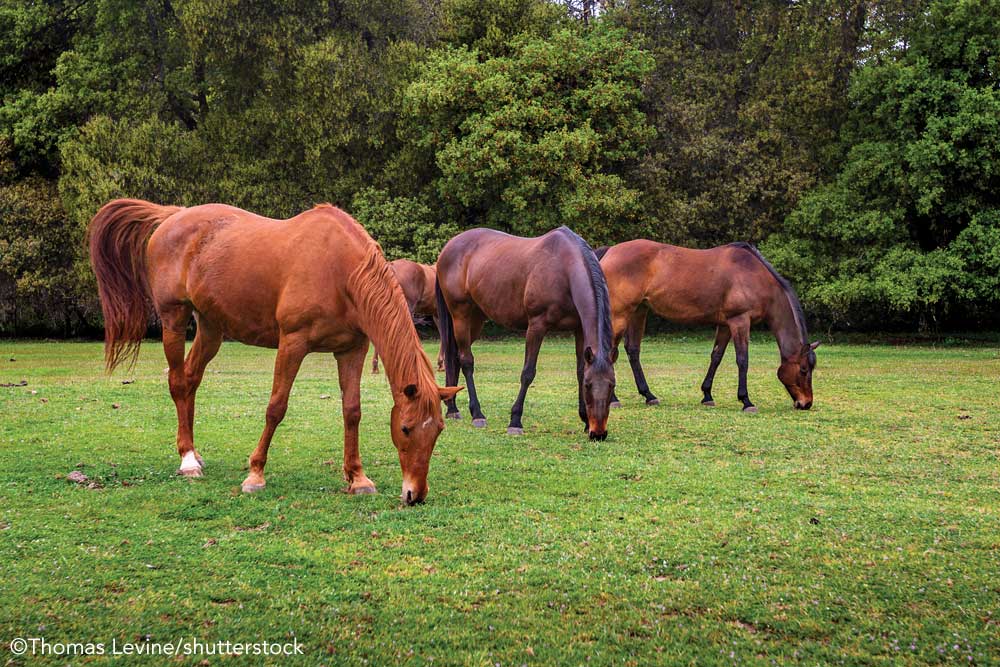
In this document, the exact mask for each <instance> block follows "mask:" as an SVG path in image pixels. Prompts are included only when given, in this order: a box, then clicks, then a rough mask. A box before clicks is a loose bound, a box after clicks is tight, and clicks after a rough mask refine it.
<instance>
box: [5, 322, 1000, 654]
mask: <svg viewBox="0 0 1000 667" xmlns="http://www.w3.org/2000/svg"><path fill="white" fill-rule="evenodd" d="M710 346H711V342H710V334H709V333H708V332H705V334H704V335H695V336H691V335H689V336H687V337H681V336H672V337H661V338H655V339H650V340H647V341H646V344H645V346H644V359H645V366H646V370H647V376H648V378H649V380H650V384H651V386H652V388H653V390H654V392H655V393H656V394H657V395H658V396H659V397H660V399H661V401H662V405H661V406H659V407H647V406H645V405H644V404H643V403H642V402H641V401H640V400H639V397H638V395H637V394H636V393H635V392H634V390H633V385H632V380H631V376H630V374H629V373H628V369H627V365H623V366H619V369H618V371H619V377H618V384H619V390H620V391H619V395H620V396H621V397H622V400H623V402H624V404H625V406H624V407H623V408H622V409H620V410H616V411H614V412H613V413H612V417H611V422H610V424H609V426H610V438H609V439H608V440H607V442H601V443H592V442H589V441H588V440H587V439H586V437H585V435H584V433H583V431H582V427H581V424H580V423H579V420H578V417H577V416H576V390H575V374H574V370H573V369H574V365H573V356H572V341H571V340H566V339H561V340H558V339H557V340H549V341H547V342H546V343H545V345H544V346H543V348H542V355H541V358H540V363H539V373H538V377H537V379H536V381H535V386H534V387H533V388H532V390H531V391H530V392H529V394H528V402H527V407H526V410H525V419H524V425H525V430H526V435H525V436H524V437H522V438H514V437H510V436H507V435H506V433H505V427H506V423H507V417H508V416H509V415H508V413H509V409H510V403H511V402H512V401H513V399H514V396H515V394H516V391H517V381H518V376H519V374H520V362H521V358H522V355H523V349H522V344H521V343H520V341H515V340H510V341H503V342H488V343H482V344H479V345H477V348H476V349H475V351H476V353H477V358H476V368H477V383H478V386H479V388H480V396H481V399H482V400H483V405H484V410H485V412H486V414H487V417H488V418H489V419H490V423H489V426H488V428H487V429H485V430H475V429H473V428H472V427H471V424H470V423H469V419H468V416H467V414H466V417H465V419H463V420H462V421H461V422H459V423H455V422H449V423H448V427H447V429H446V430H445V432H444V433H443V434H442V436H441V439H440V440H439V441H438V445H437V449H436V451H435V454H434V457H433V460H432V464H431V471H430V477H429V481H430V495H429V496H428V500H427V503H426V504H425V505H422V506H417V507H412V508H401V507H400V506H399V499H398V494H399V488H400V481H401V480H400V469H399V464H398V461H397V459H396V453H395V450H394V449H393V447H392V444H391V442H390V440H389V436H388V432H387V425H388V413H389V406H390V396H389V392H388V389H387V385H386V381H385V379H384V376H382V375H379V376H372V375H369V374H367V373H366V376H365V378H364V383H363V406H364V417H363V419H362V450H361V452H362V457H363V460H364V463H365V467H366V471H367V473H368V475H369V476H370V477H371V478H372V479H373V480H374V481H375V482H376V484H378V486H379V490H380V493H379V495H376V496H366V497H351V496H347V495H344V494H342V493H340V492H339V491H340V489H341V487H342V482H341V479H340V465H341V453H342V423H341V419H340V405H339V391H338V389H337V381H336V372H335V369H334V361H333V359H332V357H330V356H329V355H323V356H320V355H313V356H310V357H309V358H307V360H306V364H305V365H304V367H303V370H302V372H301V374H300V375H299V379H298V381H297V383H296V385H295V389H294V391H293V393H292V398H291V402H290V406H289V412H288V416H287V418H286V419H285V422H284V424H283V425H282V426H281V428H280V429H279V431H278V434H277V436H276V438H275V442H274V445H273V446H272V448H271V455H270V458H269V462H268V467H267V473H268V476H267V481H268V487H267V489H266V490H265V491H263V492H261V493H260V494H257V495H254V496H246V495H242V494H240V493H239V484H240V482H241V481H242V480H243V478H244V476H245V471H244V468H245V464H246V457H247V455H248V454H249V453H250V451H251V449H252V448H253V446H254V444H255V443H256V440H257V437H258V436H259V433H260V429H261V427H262V425H263V415H264V408H265V406H266V403H267V398H268V393H269V390H270V368H271V363H272V361H273V358H274V353H273V352H272V351H268V350H260V349H254V348H248V347H244V346H241V345H237V344H226V345H225V346H224V347H223V349H222V352H221V353H220V355H219V357H218V358H217V359H216V360H215V362H214V363H213V364H212V365H211V366H210V367H209V372H208V374H207V375H206V379H205V383H204V385H203V386H202V389H201V391H200V393H199V395H198V399H199V403H198V413H197V421H196V440H197V443H198V446H199V450H200V451H201V453H202V454H203V455H204V457H205V459H206V463H207V467H206V474H207V476H206V477H204V478H202V479H199V480H194V481H190V480H187V479H184V478H180V477H176V476H175V475H174V471H175V470H176V468H177V465H178V459H177V457H176V454H175V452H174V429H175V418H174V408H173V404H172V403H171V401H170V398H169V394H168V391H167V387H166V379H165V376H164V373H163V371H164V367H165V363H164V361H163V356H162V352H161V349H160V348H159V346H158V345H157V344H155V343H147V344H146V345H145V346H144V348H143V353H142V358H141V361H140V363H139V365H138V366H137V367H136V369H135V371H134V372H133V373H132V374H130V375H116V376H115V377H113V378H107V377H105V376H103V375H102V369H101V347H100V345H98V344H93V343H41V342H39V343H34V342H30V343H29V342H24V343H22V342H9V341H8V342H2V341H0V354H2V357H0V382H18V381H19V380H21V379H24V380H27V382H28V385H27V386H26V387H14V388H4V389H0V406H2V407H0V410H2V413H0V415H2V416H0V471H2V472H0V572H2V576H0V586H2V590H0V593H2V595H0V665H22V664H60V665H61V664H67V663H72V664H107V663H110V662H111V658H110V657H108V656H104V657H96V658H87V659H80V658H74V659H72V660H67V659H66V658H57V657H51V656H50V657H48V658H39V657H38V656H35V657H33V658H31V657H27V658H19V657H16V656H14V655H13V654H12V653H11V652H10V650H9V646H8V645H9V643H10V642H11V640H13V639H14V638H15V637H42V638H45V639H46V640H47V641H48V642H50V644H51V643H52V642H103V643H105V644H106V645H107V646H110V643H111V641H112V639H114V640H116V642H118V643H119V644H121V643H122V642H134V641H139V642H142V641H148V642H154V643H156V642H169V641H175V640H176V639H177V638H181V637H183V638H192V637H193V638H196V639H198V640H200V641H203V642H215V641H232V642H258V641H269V642H289V641H292V639H293V638H294V639H295V640H297V641H298V642H300V644H301V647H302V650H303V651H304V653H305V656H304V657H298V658H295V657H292V658H283V657H281V658H267V659H265V658H260V657H257V658H231V659H226V660H221V661H220V660H219V659H218V658H216V657H211V658H209V659H208V661H207V662H202V658H201V657H196V658H182V659H163V658H160V659H150V658H149V657H126V658H119V659H117V660H116V664H117V662H121V663H123V664H144V665H150V664H163V663H166V664H199V663H200V664H219V663H220V662H221V663H224V664H259V663H263V662H269V663H271V664H303V665H317V664H327V665H339V664H357V665H361V664H368V665H397V664H406V665H411V664H412V665H430V664H434V665H503V666H507V665H523V664H526V665H536V664H537V665H552V664H567V665H649V664H699V665H705V664H719V665H731V664H762V665H769V664H796V663H802V664H813V665H815V664H937V663H961V664H977V665H982V664H989V663H998V662H1000V392H998V390H1000V354H998V349H997V347H996V346H991V347H962V346H949V347H939V348H934V347H890V346H863V345H844V346H837V345H828V346H824V347H822V348H820V350H819V351H818V356H819V367H818V370H817V372H816V375H815V377H814V387H815V392H816V403H815V406H814V408H813V409H812V410H811V411H809V412H797V411H794V410H792V408H791V402H790V400H789V399H788V396H787V394H785V392H784V389H783V388H782V387H781V386H780V384H779V383H778V382H777V380H776V379H775V377H774V371H775V368H776V366H777V351H776V348H775V345H774V343H773V340H771V339H769V338H767V337H765V336H762V337H759V338H755V340H754V343H753V344H752V345H751V348H750V357H751V359H750V363H751V369H750V383H749V384H750V397H751V399H752V400H753V401H754V402H755V403H756V404H757V406H758V407H759V408H760V413H759V414H757V415H746V414H742V413H741V412H740V410H739V403H738V402H737V400H736V396H735V394H736V376H735V363H734V361H733V356H732V351H731V350H730V351H729V354H728V356H727V358H726V360H725V361H724V362H723V366H722V367H721V369H720V372H719V375H718V378H717V381H716V390H715V392H714V393H715V398H716V401H717V402H718V403H719V407H717V408H715V409H709V408H703V407H701V406H700V405H699V403H698V401H699V399H700V393H699V391H698V385H699V384H700V382H701V379H702V376H703V373H704V370H705V366H706V364H707V362H708V352H709V349H710ZM427 350H428V351H429V352H431V353H434V343H433V342H428V343H427ZM11 359H16V361H13V360H11ZM125 378H130V379H131V378H134V380H135V382H134V383H132V384H127V385H124V384H122V379H125ZM34 392H37V393H34ZM324 395H330V396H332V398H323V396H324ZM113 404H118V405H119V407H118V408H117V409H115V408H114V407H113ZM459 405H460V406H461V407H462V409H463V411H464V410H465V407H466V406H467V398H466V396H465V395H464V393H463V394H462V395H460V401H459ZM74 470H79V471H81V472H82V473H84V474H85V475H87V476H88V477H89V479H90V480H92V481H93V482H95V483H96V484H95V485H94V486H95V488H88V486H87V485H86V484H77V483H74V482H72V481H69V480H68V479H67V478H66V475H67V474H68V473H70V472H72V471H74ZM107 650H110V648H108V649H107Z"/></svg>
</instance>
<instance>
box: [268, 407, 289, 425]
mask: <svg viewBox="0 0 1000 667" xmlns="http://www.w3.org/2000/svg"><path fill="white" fill-rule="evenodd" d="M286 410H288V401H272V402H270V403H268V405H267V424H268V426H272V427H273V426H277V425H278V424H280V423H281V420H282V419H284V418H285V411H286Z"/></svg>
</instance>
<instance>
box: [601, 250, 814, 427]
mask: <svg viewBox="0 0 1000 667" xmlns="http://www.w3.org/2000/svg"><path fill="white" fill-rule="evenodd" d="M596 252H597V254H598V256H599V257H600V258H601V268H602V269H604V275H605V276H606V277H607V281H608V289H609V291H610V293H611V310H612V326H613V328H614V334H615V345H616V346H617V345H618V342H619V340H620V339H621V338H622V336H623V335H624V338H625V351H626V352H627V353H628V360H629V363H630V364H631V366H632V373H633V374H634V376H635V383H636V387H637V388H638V390H639V393H640V394H642V395H643V396H644V397H645V398H646V403H648V404H650V405H656V404H657V403H659V401H658V400H657V398H656V396H654V395H653V392H651V391H650V390H649V385H648V384H647V383H646V377H645V375H644V374H643V372H642V365H641V364H640V362H639V346H640V345H641V343H642V334H643V332H644V331H645V328H646V316H647V314H648V313H649V311H650V310H652V311H653V312H654V313H656V314H657V315H659V316H661V317H664V318H666V319H668V320H671V321H673V322H678V323H681V324H714V325H715V327H716V329H715V347H714V348H713V349H712V359H711V363H710V364H709V366H708V374H707V375H706V376H705V381H704V382H703V383H702V385H701V390H702V392H703V394H704V398H703V399H702V403H703V404H704V405H709V406H713V405H715V401H714V400H713V399H712V381H713V379H714V378H715V371H716V369H717V368H718V366H719V362H721V361H722V356H723V354H725V351H726V346H727V345H728V344H729V341H730V340H732V341H733V347H734V348H736V365H737V367H738V368H739V387H738V391H737V396H738V398H739V400H740V401H742V402H743V409H744V410H745V411H747V412H756V411H757V408H755V407H754V405H753V403H751V402H750V397H749V395H748V394H747V364H748V359H749V357H748V346H749V342H750V327H751V325H753V324H757V323H758V322H766V323H767V326H768V328H769V329H770V330H771V332H772V333H773V334H774V336H775V338H776V339H777V340H778V350H779V352H780V355H781V365H780V366H779V367H778V379H779V380H780V381H781V383H782V384H783V385H785V389H787V390H788V394H789V396H791V397H792V401H793V403H794V405H795V407H796V408H798V409H800V410H808V409H809V408H810V407H811V406H812V403H813V391H812V373H813V369H814V368H815V367H816V353H815V351H814V350H815V349H816V348H817V347H818V346H819V343H818V342H817V343H811V344H810V343H809V339H808V336H807V333H806V321H805V316H804V315H803V314H802V306H801V305H799V299H798V297H797V296H796V295H795V290H794V289H792V286H791V285H789V284H788V281H787V280H785V279H784V278H782V277H781V276H780V275H778V272H777V271H775V270H774V267H772V266H771V265H770V263H768V261H767V260H766V259H764V257H763V255H761V254H760V252H758V251H757V249H756V248H754V247H753V246H752V245H750V244H749V243H731V244H729V245H725V246H720V247H718V248H712V249H709V250H692V249H690V248H679V247H677V246H672V245H666V244H663V243H656V242H654V241H646V240H643V239H639V240H636V241H628V242H626V243H621V244H619V245H616V246H612V247H611V248H607V249H605V248H599V249H598V250H597V251H596ZM614 400H615V401H617V398H616V399H614Z"/></svg>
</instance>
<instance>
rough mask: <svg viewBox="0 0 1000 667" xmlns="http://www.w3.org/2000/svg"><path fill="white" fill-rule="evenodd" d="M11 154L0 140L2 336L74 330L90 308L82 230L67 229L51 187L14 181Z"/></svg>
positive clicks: (34, 180) (33, 179) (34, 179)
mask: <svg viewBox="0 0 1000 667" xmlns="http://www.w3.org/2000/svg"><path fill="white" fill-rule="evenodd" d="M11 152H12V148H11V146H10V144H9V142H6V141H2V140H0V332H4V333H8V332H15V331H18V330H25V331H27V330H38V331H45V330H56V331H60V332H62V333H67V332H70V331H74V330H78V329H79V328H80V327H81V326H85V325H86V316H87V313H88V310H90V311H91V312H92V309H93V305H94V299H93V298H92V297H91V294H90V290H89V289H88V288H89V287H90V285H89V284H88V282H87V276H88V273H87V272H84V271H83V270H82V267H80V266H79V261H80V257H81V248H82V246H83V234H82V230H81V228H79V227H76V226H73V225H68V224H66V222H65V214H64V213H63V210H62V206H61V204H60V201H59V196H58V193H57V192H56V186H55V183H53V182H52V181H50V180H47V179H45V178H42V177H41V176H29V177H28V178H20V179H15V178H14V175H15V169H14V165H13V161H12V160H11V159H10V153H11Z"/></svg>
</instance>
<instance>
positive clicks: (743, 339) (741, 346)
mask: <svg viewBox="0 0 1000 667" xmlns="http://www.w3.org/2000/svg"><path fill="white" fill-rule="evenodd" d="M729 330H730V333H731V334H732V337H733V348H735V350H736V367H737V368H738V369H739V374H740V376H739V377H740V379H739V386H738V387H737V390H736V397H737V398H738V399H740V401H741V402H742V403H743V412H757V408H756V407H754V404H753V403H751V402H750V396H749V394H748V393H747V368H748V367H749V365H750V351H749V348H750V318H749V317H740V318H737V319H734V320H730V322H729Z"/></svg>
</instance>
